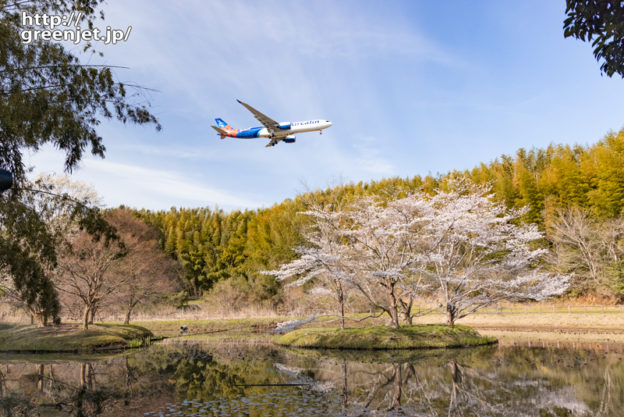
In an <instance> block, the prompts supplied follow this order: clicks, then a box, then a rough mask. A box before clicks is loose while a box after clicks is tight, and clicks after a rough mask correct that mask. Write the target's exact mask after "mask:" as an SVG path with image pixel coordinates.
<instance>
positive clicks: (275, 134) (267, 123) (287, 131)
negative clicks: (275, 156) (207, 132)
mask: <svg viewBox="0 0 624 417" xmlns="http://www.w3.org/2000/svg"><path fill="white" fill-rule="evenodd" d="M236 101H238V102H239V103H240V104H241V105H242V106H243V107H245V108H246V109H247V110H249V111H250V112H251V113H252V114H253V115H254V117H255V118H256V119H257V120H258V121H259V122H260V123H262V125H263V126H264V127H252V128H249V129H245V130H238V129H234V128H233V127H232V126H230V125H229V124H227V123H226V122H224V121H223V119H219V118H217V119H215V121H216V122H217V125H216V126H214V125H213V126H211V127H212V128H213V129H214V130H216V131H217V132H218V133H219V136H221V139H225V138H226V137H230V138H237V139H256V138H269V139H271V140H270V141H269V143H267V145H266V147H269V146H275V145H277V144H278V143H279V142H280V141H284V143H295V135H294V134H293V133H304V132H314V131H317V130H318V131H319V133H320V134H321V135H322V134H323V129H327V128H328V127H330V126H331V125H332V124H331V122H330V121H329V120H320V119H317V120H306V121H303V122H279V123H278V122H276V121H275V120H273V119H271V118H270V117H268V116H266V115H264V114H262V113H260V112H259V111H258V110H256V109H254V108H253V107H251V106H250V105H249V104H247V103H243V102H242V101H240V100H236Z"/></svg>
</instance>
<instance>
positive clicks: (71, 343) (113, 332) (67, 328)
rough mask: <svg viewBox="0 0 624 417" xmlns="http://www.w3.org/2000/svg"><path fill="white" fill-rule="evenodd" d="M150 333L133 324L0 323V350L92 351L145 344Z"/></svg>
mask: <svg viewBox="0 0 624 417" xmlns="http://www.w3.org/2000/svg"><path fill="white" fill-rule="evenodd" d="M152 337H153V335H152V333H151V332H150V331H149V330H148V329H145V328H143V327H139V326H134V325H117V324H95V325H91V326H90V327H89V329H88V330H82V329H80V327H79V326H77V325H63V326H59V327H55V326H49V327H36V326H32V325H23V324H6V323H3V324H0V351H2V352H94V351H104V350H114V349H126V348H132V347H139V346H145V345H147V344H149V343H150V341H151V338H152Z"/></svg>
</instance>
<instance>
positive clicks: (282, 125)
mask: <svg viewBox="0 0 624 417" xmlns="http://www.w3.org/2000/svg"><path fill="white" fill-rule="evenodd" d="M279 128H280V129H282V130H288V129H290V122H282V123H280V125H279Z"/></svg>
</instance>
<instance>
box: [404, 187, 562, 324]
mask: <svg viewBox="0 0 624 417" xmlns="http://www.w3.org/2000/svg"><path fill="white" fill-rule="evenodd" d="M452 187H454V190H452V191H439V192H438V193H437V194H436V195H434V196H432V197H426V196H424V195H422V194H419V195H413V196H410V197H407V198H406V199H405V202H404V204H412V205H414V206H418V208H419V212H420V214H419V215H418V216H417V218H415V219H414V220H415V221H417V222H419V223H420V225H421V228H420V229H419V232H418V233H419V234H418V237H417V240H418V242H419V243H418V254H417V257H416V260H415V262H414V264H413V267H414V270H415V271H416V272H418V273H419V274H422V275H423V276H424V277H426V278H427V279H428V280H430V281H431V282H432V283H433V284H434V285H435V287H436V290H435V292H434V293H435V296H436V297H437V299H438V301H439V302H440V303H441V304H442V305H443V306H444V307H445V309H446V314H447V323H448V324H449V325H453V324H454V323H455V321H456V320H457V319H461V318H463V317H466V316H467V315H469V314H471V313H474V312H475V311H477V310H479V309H481V308H483V307H486V306H490V305H492V304H495V303H498V302H499V301H502V300H511V301H521V300H536V301H541V300H544V299H546V298H549V297H552V296H554V295H559V294H562V293H563V292H564V291H565V290H566V289H567V287H568V277H567V276H565V275H553V274H548V273H545V272H542V271H540V269H539V268H538V266H537V263H538V261H539V259H540V258H541V257H542V256H543V255H544V253H545V252H546V250H545V249H540V248H536V247H535V245H534V244H535V241H537V240H539V239H542V238H543V234H542V233H541V232H539V231H538V229H537V226H535V225H532V224H530V225H524V224H519V223H516V221H517V220H518V219H519V218H520V216H521V215H522V214H523V211H522V210H509V209H507V208H506V207H505V206H503V205H502V204H501V203H496V202H493V201H492V199H491V198H490V195H489V188H488V187H477V186H468V185H466V183H465V182H458V183H455V184H454V185H452Z"/></svg>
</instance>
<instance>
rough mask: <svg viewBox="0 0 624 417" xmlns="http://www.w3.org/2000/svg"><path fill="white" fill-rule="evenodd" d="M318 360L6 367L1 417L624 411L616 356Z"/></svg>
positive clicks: (189, 353)
mask: <svg viewBox="0 0 624 417" xmlns="http://www.w3.org/2000/svg"><path fill="white" fill-rule="evenodd" d="M325 355H326V354H325V353H319V352H309V351H306V352H304V353H301V352H299V353H296V354H293V353H290V352H288V351H284V350H281V349H270V348H265V349H264V350H263V349H257V348H243V347H239V348H232V349H230V348H228V349H224V350H223V351H219V350H218V349H210V353H208V350H207V349H206V348H203V347H197V346H195V347H193V346H191V347H189V346H153V347H152V348H150V349H148V350H143V351H138V352H135V353H133V354H130V355H123V356H118V357H114V358H106V359H102V360H92V361H73V362H72V361H64V362H47V363H32V362H26V361H22V362H10V363H7V364H3V365H2V366H1V367H0V416H1V415H7V416H8V415H11V416H13V415H17V416H20V415H25V416H26V415H58V416H85V417H87V416H99V415H102V416H116V417H119V416H122V415H142V414H143V412H145V411H151V410H156V409H158V408H159V407H161V406H162V405H164V404H165V403H178V404H181V401H182V400H196V401H195V402H200V403H201V402H204V403H206V402H211V401H212V402H214V401H220V404H223V403H225V404H230V405H231V404H234V403H236V401H240V399H241V398H243V397H247V398H253V399H254V400H253V402H254V403H255V404H256V405H255V406H254V407H255V409H254V410H255V411H254V412H255V413H257V414H253V413H252V414H251V415H263V414H264V415H268V414H278V413H277V412H276V411H275V410H279V415H288V414H289V413H290V414H294V415H296V413H297V410H298V408H299V407H301V406H302V404H308V405H309V404H312V403H313V404H315V405H314V407H316V408H314V410H315V412H318V413H319V414H321V415H327V416H332V415H343V416H368V415H397V416H398V415H416V416H430V417H434V416H480V415H488V416H509V417H515V416H535V415H538V416H540V417H550V416H552V417H561V416H584V415H592V416H594V415H596V416H601V417H607V416H618V415H620V411H621V410H623V409H624V390H623V389H622V387H624V361H622V360H621V359H620V358H619V357H618V356H616V355H597V354H593V353H587V352H582V351H574V352H566V351H562V350H547V349H529V348H516V349H501V348H499V349H497V348H490V349H483V350H479V349H470V350H465V351H459V350H458V351H435V352H434V351H430V352H422V353H398V352H397V353H391V354H389V353H381V352H377V353H375V354H373V355H368V356H367V355H365V354H363V353H350V354H331V355H333V356H331V357H328V356H325ZM403 355H407V356H405V357H402V356H403ZM380 361H385V362H380ZM288 384H296V385H295V386H288ZM306 401H307V402H306ZM239 405H240V403H239ZM310 407H312V406H310ZM232 409H234V408H232ZM184 411H186V410H184ZM188 411H189V412H192V411H193V409H189V410H188ZM232 415H237V414H235V413H234V414H232Z"/></svg>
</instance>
